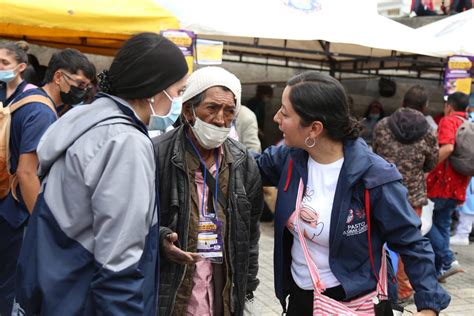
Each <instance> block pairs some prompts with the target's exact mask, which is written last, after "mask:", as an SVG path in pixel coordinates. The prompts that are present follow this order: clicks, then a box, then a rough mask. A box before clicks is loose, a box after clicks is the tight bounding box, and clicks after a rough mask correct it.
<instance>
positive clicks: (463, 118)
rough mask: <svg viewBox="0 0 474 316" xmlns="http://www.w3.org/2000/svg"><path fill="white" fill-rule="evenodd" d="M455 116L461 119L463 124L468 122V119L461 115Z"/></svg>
mask: <svg viewBox="0 0 474 316" xmlns="http://www.w3.org/2000/svg"><path fill="white" fill-rule="evenodd" d="M454 116H455V117H457V118H459V119H461V120H462V121H463V122H465V121H467V118H465V117H462V116H461V115H454Z"/></svg>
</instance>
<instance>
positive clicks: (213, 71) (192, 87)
mask: <svg viewBox="0 0 474 316" xmlns="http://www.w3.org/2000/svg"><path fill="white" fill-rule="evenodd" d="M215 86H223V87H226V88H228V89H229V90H230V91H232V93H233V94H234V96H235V112H236V113H239V111H240V99H241V94H242V86H241V85H240V80H239V79H238V78H237V77H236V76H235V75H234V74H233V73H230V72H229V71H227V70H225V69H224V68H221V67H205V68H201V69H198V70H196V71H195V72H193V73H192V74H191V75H190V76H189V78H188V82H187V86H186V90H185V91H184V93H183V103H184V102H186V101H188V100H190V99H192V98H193V97H195V96H196V95H198V94H200V93H201V92H203V91H206V90H207V89H209V88H211V87H215Z"/></svg>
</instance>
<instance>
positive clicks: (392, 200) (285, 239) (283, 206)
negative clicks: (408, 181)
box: [257, 139, 450, 311]
mask: <svg viewBox="0 0 474 316" xmlns="http://www.w3.org/2000/svg"><path fill="white" fill-rule="evenodd" d="M257 163H258V165H259V167H260V172H261V174H262V178H263V185H268V186H277V187H278V197H277V202H276V209H275V249H274V278H275V292H276V295H277V297H278V299H279V300H280V302H281V303H282V306H285V299H286V297H287V295H288V292H289V286H290V281H291V270H290V265H291V246H292V242H293V239H292V238H293V237H292V235H291V233H290V232H289V230H288V229H287V228H286V223H287V221H288V218H289V217H290V215H291V214H292V213H293V211H294V210H295V202H296V196H297V192H298V184H299V180H300V178H302V179H303V182H304V184H305V187H306V184H307V182H308V170H307V163H308V153H307V152H306V151H304V150H302V149H295V148H288V147H286V146H280V147H270V148H268V149H267V150H266V151H265V152H264V153H263V154H261V155H260V156H258V157H257ZM400 180H401V175H400V174H399V172H398V171H397V169H396V167H395V166H394V165H392V164H389V163H388V162H386V161H385V160H383V159H382V158H380V157H379V156H377V155H375V154H374V153H372V152H371V151H370V150H369V148H368V147H367V145H366V144H365V143H364V141H363V140H361V139H357V140H348V141H345V142H344V164H343V165H342V169H341V173H340V175H339V180H338V183H337V187H336V193H335V196H334V204H333V208H332V215H331V228H330V237H329V238H330V251H329V264H330V267H331V270H332V272H333V274H334V275H335V276H336V278H337V279H338V280H339V282H340V283H341V285H342V287H343V289H344V291H345V293H346V299H351V298H354V297H357V296H360V295H362V294H366V293H368V292H370V291H373V290H374V289H375V285H376V279H375V276H374V274H373V272H372V270H371V265H370V260H369V250H368V242H367V233H366V230H364V229H360V230H357V229H356V230H354V227H361V226H362V227H363V226H366V225H365V224H366V219H365V216H360V217H359V216H354V218H353V219H352V218H351V219H352V221H350V220H349V214H350V211H351V210H352V212H351V213H353V214H356V213H359V214H365V207H364V205H365V204H364V190H365V189H366V188H367V189H369V192H370V203H371V226H372V248H373V250H374V262H375V267H376V270H377V272H378V270H379V269H380V262H381V254H382V253H381V249H382V246H383V244H384V242H387V244H388V246H389V247H390V248H391V249H393V250H394V251H396V252H398V253H399V254H400V255H401V256H402V259H403V262H404V263H405V269H406V273H407V275H408V276H409V278H410V280H411V282H412V284H413V288H414V290H415V292H416V293H415V303H416V305H417V308H418V309H432V310H435V311H439V310H441V309H444V308H446V307H447V306H448V304H449V302H450V296H449V295H448V294H447V293H446V292H445V291H444V290H443V289H442V288H441V287H440V286H439V284H438V281H437V278H436V272H435V267H434V254H433V250H432V248H431V245H430V243H429V241H428V240H427V239H426V238H424V237H422V236H421V233H420V230H419V227H420V225H421V222H420V219H419V218H418V217H417V216H416V214H415V212H414V211H413V209H412V208H411V206H410V205H409V203H408V200H407V190H406V188H405V187H404V186H403V185H402V183H401V181H400ZM357 210H359V211H362V212H356V211H357ZM358 223H361V224H360V225H357V226H350V225H355V224H358Z"/></svg>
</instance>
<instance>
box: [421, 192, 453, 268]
mask: <svg viewBox="0 0 474 316" xmlns="http://www.w3.org/2000/svg"><path fill="white" fill-rule="evenodd" d="M431 200H432V201H433V202H434V210H433V226H432V227H431V229H430V231H429V232H428V234H427V235H426V237H428V239H429V240H430V242H431V246H432V247H433V251H434V253H435V267H436V272H437V273H438V275H439V274H440V273H441V270H448V269H449V268H450V267H451V263H452V262H453V261H454V260H455V258H454V255H453V252H452V251H451V250H450V249H449V236H450V230H451V215H452V214H453V211H454V209H455V208H456V205H457V203H458V201H457V200H454V199H438V198H434V199H431Z"/></svg>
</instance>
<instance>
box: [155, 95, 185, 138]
mask: <svg viewBox="0 0 474 316" xmlns="http://www.w3.org/2000/svg"><path fill="white" fill-rule="evenodd" d="M163 92H164V93H165V95H166V96H167V97H168V99H170V101H171V108H170V111H169V112H168V114H166V115H164V116H160V115H157V114H155V110H154V109H153V101H151V102H149V105H150V109H151V113H153V114H152V115H150V122H149V123H148V130H150V131H164V130H166V129H167V128H168V127H170V126H171V125H173V124H174V122H176V120H177V119H178V117H179V116H180V115H181V108H182V107H183V97H181V96H179V97H174V98H171V97H170V96H169V94H168V93H167V92H166V91H164V90H163ZM152 100H153V99H152Z"/></svg>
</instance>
